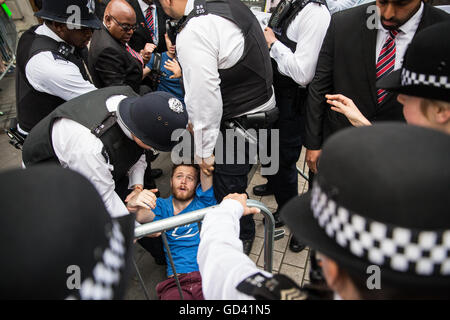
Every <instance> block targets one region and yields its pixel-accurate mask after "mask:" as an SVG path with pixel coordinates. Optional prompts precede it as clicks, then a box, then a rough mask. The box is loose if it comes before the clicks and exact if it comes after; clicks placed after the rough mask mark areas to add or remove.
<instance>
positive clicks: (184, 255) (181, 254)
mask: <svg viewBox="0 0 450 320" xmlns="http://www.w3.org/2000/svg"><path fill="white" fill-rule="evenodd" d="M212 181H213V176H212V174H211V173H209V175H207V174H205V173H203V172H202V173H200V169H199V167H198V165H193V164H180V165H174V167H173V171H172V177H171V180H170V185H171V188H172V195H171V196H170V197H169V198H166V199H162V198H156V196H155V194H154V193H153V192H151V191H150V190H143V191H141V192H140V193H139V194H136V195H135V196H134V197H133V198H131V199H130V200H129V201H128V204H127V206H128V208H129V209H131V210H133V211H134V212H136V220H137V221H138V222H140V223H148V222H151V221H157V220H161V219H166V218H169V217H172V216H175V215H178V214H183V213H187V212H190V211H195V210H199V209H203V208H206V207H210V206H213V205H215V204H217V202H216V199H215V197H214V191H213V188H212ZM199 182H200V183H199ZM166 235H167V242H168V244H169V247H170V251H171V253H172V258H173V262H174V265H175V269H176V272H177V274H178V275H179V280H180V284H181V288H182V292H183V298H184V299H185V300H202V299H203V293H202V282H201V277H200V273H199V267H198V264H197V250H198V245H199V243H200V230H199V228H198V223H191V224H189V225H184V226H180V227H176V228H175V229H172V230H167V231H166ZM164 250H165V249H164ZM166 259H167V261H168V257H167V252H166ZM173 275H174V273H173V270H172V266H171V264H170V263H169V261H168V263H167V276H168V279H167V280H165V281H163V282H161V283H159V284H158V285H157V287H156V291H157V294H158V298H159V299H161V300H174V299H180V295H179V293H178V289H177V286H176V283H175V279H174V277H173Z"/></svg>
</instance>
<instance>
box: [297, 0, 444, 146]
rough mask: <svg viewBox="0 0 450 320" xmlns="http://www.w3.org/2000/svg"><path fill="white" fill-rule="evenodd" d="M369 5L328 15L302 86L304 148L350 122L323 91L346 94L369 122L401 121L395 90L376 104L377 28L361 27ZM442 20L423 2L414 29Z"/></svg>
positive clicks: (402, 118)
mask: <svg viewBox="0 0 450 320" xmlns="http://www.w3.org/2000/svg"><path fill="white" fill-rule="evenodd" d="M369 5H374V3H369V4H366V5H362V6H358V7H355V8H352V9H349V10H345V11H341V12H338V13H336V14H334V15H333V16H332V17H331V22H330V26H329V27H328V30H327V34H326V36H325V39H324V42H323V44H322V48H321V51H320V54H319V59H318V62H317V68H316V74H315V76H314V79H313V81H312V82H311V84H310V85H309V89H308V98H307V101H306V137H305V144H304V145H305V146H306V148H308V149H312V150H317V149H321V148H322V143H323V142H324V141H325V140H326V138H327V137H328V136H330V135H331V134H332V133H334V132H336V131H337V130H340V129H342V128H345V127H347V126H351V124H350V122H349V121H348V120H347V118H346V117H345V116H344V115H342V114H340V113H338V112H335V111H333V110H331V109H330V106H329V105H328V104H327V103H326V100H325V94H328V93H341V94H343V95H345V96H347V97H349V98H350V99H352V100H353V102H354V103H355V104H356V106H358V108H359V110H360V111H361V112H362V114H363V115H364V116H365V117H366V118H367V119H369V120H370V121H383V120H384V121H405V119H404V117H403V111H402V110H403V108H402V105H401V104H400V103H399V102H398V101H397V99H396V98H397V95H396V94H393V93H389V94H388V95H387V96H386V98H385V99H384V100H383V102H382V103H381V104H380V105H378V103H377V94H376V93H377V91H376V90H377V89H376V86H375V82H376V72H375V67H376V62H375V61H376V57H375V55H376V48H375V46H376V39H377V29H376V28H374V29H369V28H368V27H367V26H366V25H367V21H368V19H369V17H370V15H371V14H373V11H372V12H370V11H369V13H367V7H368V6H369ZM448 19H450V15H448V14H447V13H445V12H444V11H442V10H439V9H436V8H433V7H431V6H429V5H427V4H425V5H424V10H423V15H422V19H421V21H420V23H419V26H418V28H417V32H418V31H420V30H421V29H423V28H425V27H427V26H430V25H432V24H434V23H437V22H440V21H445V20H448ZM369 21H370V20H369ZM372 21H373V17H372ZM417 32H416V34H417ZM424 58H426V57H424Z"/></svg>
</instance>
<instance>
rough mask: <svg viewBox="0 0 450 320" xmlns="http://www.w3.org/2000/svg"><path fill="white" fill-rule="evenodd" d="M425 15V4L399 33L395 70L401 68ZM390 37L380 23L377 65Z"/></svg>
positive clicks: (396, 44) (396, 45)
mask: <svg viewBox="0 0 450 320" xmlns="http://www.w3.org/2000/svg"><path fill="white" fill-rule="evenodd" d="M422 14H423V2H422V3H421V4H420V8H419V10H417V12H416V13H415V14H414V15H413V16H412V17H411V18H410V19H409V20H408V21H406V22H405V23H404V24H403V25H402V26H401V27H400V28H399V30H400V31H399V33H398V34H397V36H396V37H395V67H394V70H398V69H400V68H401V66H402V64H403V57H404V56H405V52H406V49H407V48H408V46H409V44H410V43H411V41H412V39H413V37H414V35H415V34H416V31H417V27H418V26H419V23H420V20H421V19H422ZM388 36H389V31H388V30H386V29H384V28H383V26H382V25H381V23H380V28H379V29H378V33H377V46H376V56H375V64H376V63H377V60H378V56H379V55H380V51H381V48H382V47H383V45H384V43H385V42H386V39H387V38H388Z"/></svg>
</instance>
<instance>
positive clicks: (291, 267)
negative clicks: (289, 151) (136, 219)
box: [0, 74, 309, 300]
mask: <svg viewBox="0 0 450 320" xmlns="http://www.w3.org/2000/svg"><path fill="white" fill-rule="evenodd" d="M0 89H1V91H0V112H2V113H3V114H2V115H0V129H2V130H1V132H0V172H1V171H4V170H8V169H12V168H20V167H21V152H20V151H19V150H17V149H15V148H14V147H13V146H11V145H9V143H8V137H7V136H6V134H4V133H3V129H4V128H6V127H7V126H8V125H9V119H11V118H14V117H15V116H16V110H15V81H14V75H13V74H10V75H7V76H6V77H5V78H3V79H2V80H0ZM304 156H305V154H304V150H303V152H302V154H301V156H300V159H299V161H298V164H297V165H298V167H299V168H303V164H304ZM152 166H153V167H154V168H161V169H163V172H164V174H163V176H162V177H160V178H158V179H157V180H156V183H157V186H158V188H159V191H160V193H161V196H162V197H167V196H169V193H170V189H169V188H170V186H169V177H170V170H171V166H172V164H171V161H170V154H169V153H162V154H161V155H160V156H159V157H158V158H157V159H156V161H155V162H153V164H152ZM249 181H250V184H249V186H248V189H247V193H248V194H249V197H250V198H251V199H255V200H258V201H261V202H262V203H263V204H264V205H266V207H268V208H269V209H270V210H271V211H272V212H275V210H276V207H277V205H276V201H275V198H274V196H273V195H272V196H265V197H257V196H255V195H254V194H253V190H252V189H253V187H254V186H255V185H258V184H262V183H265V182H266V180H265V179H264V178H263V177H262V176H261V175H260V172H259V168H256V170H252V172H251V173H250V176H249ZM307 189H308V183H307V182H306V181H305V180H304V179H303V178H301V177H300V176H299V193H303V192H305V191H306V190H307ZM254 219H255V223H256V238H255V241H254V243H253V247H252V251H251V253H250V258H251V259H252V260H253V261H254V262H255V263H256V264H257V266H258V268H260V269H261V270H263V269H264V249H263V248H264V225H263V224H262V215H261V214H258V215H255V216H254ZM283 229H284V230H285V232H286V233H285V236H284V238H283V239H280V240H278V241H275V243H274V251H273V273H278V272H280V273H282V274H285V275H287V276H289V277H291V278H292V279H293V280H295V281H296V283H297V284H298V285H300V286H302V285H304V284H306V283H309V249H308V248H306V249H305V250H303V251H302V252H300V253H294V252H291V251H290V250H289V247H288V243H289V238H290V231H289V229H288V228H287V227H283ZM134 260H135V262H136V265H137V267H138V269H139V271H140V274H141V276H142V279H143V282H144V283H145V287H146V288H147V292H148V296H149V298H150V299H152V300H153V299H156V290H155V288H156V284H157V283H158V282H160V281H163V280H165V277H166V276H165V266H160V265H157V264H156V263H155V262H154V260H153V257H152V256H151V255H150V254H149V253H147V252H146V251H145V250H144V249H143V248H142V247H141V246H140V245H139V244H136V245H134ZM125 299H127V300H143V299H146V295H145V293H144V290H143V288H142V286H141V284H140V281H139V277H138V275H137V273H136V272H135V271H134V272H133V275H132V277H131V280H130V282H129V286H128V290H127V292H126V296H125Z"/></svg>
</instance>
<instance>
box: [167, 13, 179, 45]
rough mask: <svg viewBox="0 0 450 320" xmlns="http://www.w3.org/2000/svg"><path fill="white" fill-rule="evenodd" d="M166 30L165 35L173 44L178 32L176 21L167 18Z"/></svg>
mask: <svg viewBox="0 0 450 320" xmlns="http://www.w3.org/2000/svg"><path fill="white" fill-rule="evenodd" d="M166 32H167V36H168V37H169V40H170V42H172V44H173V45H175V44H176V40H177V33H178V21H177V20H172V19H167V20H166Z"/></svg>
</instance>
